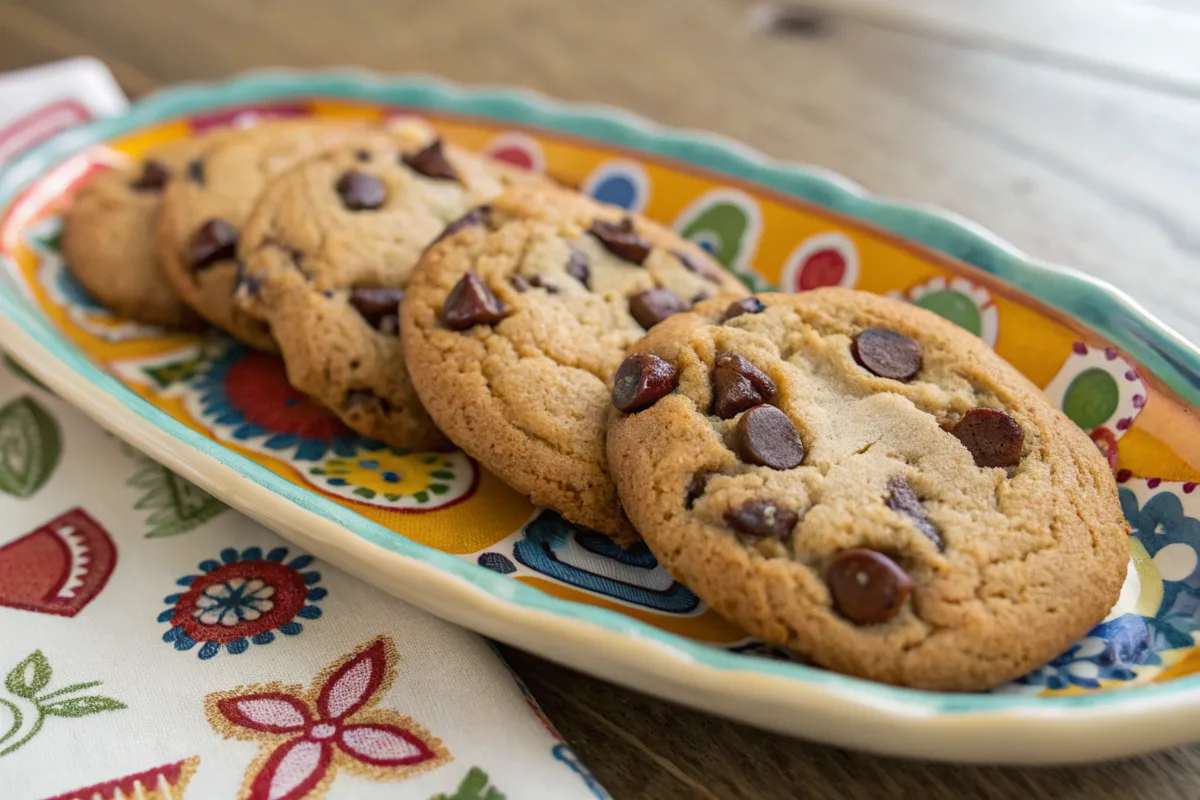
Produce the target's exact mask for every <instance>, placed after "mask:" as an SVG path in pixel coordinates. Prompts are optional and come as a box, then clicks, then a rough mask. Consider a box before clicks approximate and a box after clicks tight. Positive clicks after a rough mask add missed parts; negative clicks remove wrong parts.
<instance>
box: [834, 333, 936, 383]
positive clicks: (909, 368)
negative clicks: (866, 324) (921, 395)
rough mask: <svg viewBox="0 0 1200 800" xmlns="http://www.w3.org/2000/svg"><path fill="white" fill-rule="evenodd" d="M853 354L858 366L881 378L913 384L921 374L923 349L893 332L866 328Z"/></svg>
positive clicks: (856, 341)
mask: <svg viewBox="0 0 1200 800" xmlns="http://www.w3.org/2000/svg"><path fill="white" fill-rule="evenodd" d="M850 352H851V354H852V355H853V356H854V360H855V361H857V362H858V364H859V366H861V367H862V368H863V369H866V370H867V371H868V372H871V373H873V374H875V375H878V376H879V377H881V378H891V379H892V380H894V381H911V380H912V379H913V378H915V377H916V376H917V373H918V372H920V371H921V345H919V344H917V343H916V342H915V341H913V340H912V339H910V338H908V337H907V336H905V335H904V334H902V333H897V332H896V331H894V330H892V329H891V328H867V329H866V330H865V331H863V332H862V333H860V334H858V335H857V336H855V337H854V343H853V344H852V345H851V346H850Z"/></svg>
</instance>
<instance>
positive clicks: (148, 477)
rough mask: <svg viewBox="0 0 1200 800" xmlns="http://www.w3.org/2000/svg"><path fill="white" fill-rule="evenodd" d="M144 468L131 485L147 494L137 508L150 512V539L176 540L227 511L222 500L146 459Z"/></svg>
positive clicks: (133, 478)
mask: <svg viewBox="0 0 1200 800" xmlns="http://www.w3.org/2000/svg"><path fill="white" fill-rule="evenodd" d="M140 458H142V460H143V461H144V464H143V466H142V467H141V468H140V469H139V470H138V471H137V472H135V473H134V474H133V476H132V477H130V479H129V485H130V486H133V487H136V488H138V489H142V490H144V491H145V494H143V495H142V496H141V497H140V498H139V499H138V501H137V503H135V504H134V506H133V507H134V508H135V509H136V510H138V511H146V510H149V511H150V516H148V517H147V518H146V525H147V526H148V528H149V530H147V532H146V538H150V539H153V538H159V537H163V536H175V535H176V534H180V533H187V532H188V531H190V530H192V529H194V528H196V527H198V526H200V525H202V524H204V523H205V522H208V521H209V520H210V519H212V518H213V517H216V516H217V515H218V514H220V513H222V512H223V511H225V509H226V508H227V506H226V505H225V504H224V503H222V502H221V501H220V500H217V499H216V498H215V497H213V496H212V495H210V494H208V493H207V492H205V491H204V490H203V489H200V488H198V487H196V486H195V485H194V484H192V483H190V482H188V481H186V480H184V479H183V478H181V477H179V476H178V475H176V474H175V473H173V472H171V471H170V470H169V469H167V468H166V467H164V466H162V465H161V464H156V463H155V462H153V461H150V460H149V459H146V458H145V457H144V456H140Z"/></svg>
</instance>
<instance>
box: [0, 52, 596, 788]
mask: <svg viewBox="0 0 1200 800" xmlns="http://www.w3.org/2000/svg"><path fill="white" fill-rule="evenodd" d="M62 66H63V67H64V69H62V70H61V71H60V72H57V73H56V72H54V70H53V68H42V69H41V70H39V72H38V74H37V76H36V77H37V79H38V80H42V81H45V80H46V75H47V72H48V71H49V74H50V76H51V78H52V79H56V80H58V82H59V83H58V84H56V86H57V89H58V91H56V92H48V93H47V94H48V95H49V94H57V95H63V94H65V95H66V96H67V97H68V99H69V98H70V96H71V94H72V92H71V90H74V93H75V95H76V96H77V97H76V100H78V105H79V106H80V107H82V108H84V109H85V111H84V112H82V113H83V115H84V118H86V117H87V116H88V115H92V114H97V113H106V112H107V111H110V110H117V109H119V108H120V107H121V106H122V105H123V102H124V98H117V99H114V98H112V97H108V98H106V101H105V103H97V102H92V103H90V104H89V103H88V102H87V99H88V97H89V92H90V93H92V95H94V93H95V91H96V89H95V87H96V86H97V85H103V84H104V82H105V79H106V78H107V81H108V84H109V86H110V88H109V89H105V91H107V92H109V94H111V93H112V92H115V84H112V82H111V77H110V76H108V75H107V71H105V70H104V69H103V67H102V66H100V65H99V64H96V63H95V62H87V63H85V64H83V65H81V64H80V63H79V62H72V63H71V64H70V67H69V68H66V67H67V65H62ZM81 70H82V72H81ZM97 71H98V72H99V73H100V74H97ZM20 77H21V75H20V74H19V73H18V74H17V75H15V76H5V77H2V78H0V97H4V98H5V99H6V100H7V99H8V95H9V92H10V91H16V90H17V89H21V88H22V87H23V86H24V88H25V89H27V88H28V86H27V84H26V83H24V82H23V81H22V80H13V79H14V78H18V79H19V78H20ZM51 82H52V83H53V82H54V81H53V80H52V81H51ZM14 86H15V87H16V88H12V87H14ZM64 87H65V90H66V91H65V92H64V91H63V89H64ZM40 91H44V90H40ZM93 99H94V97H93ZM52 102H63V101H62V100H61V98H60V97H55V98H54V99H53V101H52ZM0 106H3V104H0ZM37 111H38V110H37V109H33V111H32V112H29V111H28V110H26V111H25V112H22V113H28V114H29V115H30V116H35V115H36V114H37ZM4 116H5V115H4V114H3V113H2V112H0V128H2V127H3V126H4V125H7V124H9V123H10V122H11V119H8V120H6V119H3V118H2V117H4ZM9 117H11V115H9ZM76 121H78V120H76ZM38 124H39V125H42V126H43V129H44V131H43V135H44V132H45V131H48V130H50V129H53V128H54V127H55V125H57V123H55V125H50V126H48V127H46V126H45V125H44V124H43V123H38ZM34 127H35V128H36V127H37V126H36V125H35V126H34ZM26 128H28V126H26ZM26 128H23V130H24V129H26ZM22 136H25V137H29V136H34V134H31V133H25V134H22ZM35 138H36V137H35ZM5 364H6V366H7V369H0V515H2V517H3V519H4V523H5V524H4V527H3V529H2V530H0V676H2V677H3V686H0V798H2V800H44V799H45V798H55V799H56V800H60V799H62V798H80V800H85V799H86V800H93V798H103V799H104V800H118V799H119V798H185V797H186V798H196V800H222V799H223V798H231V799H232V798H243V799H250V800H268V799H270V800H298V799H299V798H329V800H337V799H338V798H346V799H347V800H350V799H352V800H370V799H371V798H391V799H393V800H394V799H396V798H419V799H420V800H427V799H428V800H505V799H506V798H507V800H517V798H554V799H555V800H560V799H561V800H574V799H575V798H582V799H584V800H586V798H596V797H600V798H604V797H607V795H606V794H605V792H604V790H603V789H602V788H601V787H600V786H599V785H598V784H597V783H596V782H595V780H594V779H593V778H592V777H591V776H590V775H589V774H588V772H587V770H586V769H585V768H584V767H583V765H582V764H580V763H579V761H578V760H577V759H576V757H575V756H574V754H573V753H572V752H571V750H570V749H569V748H568V747H567V745H566V744H565V743H564V742H563V741H562V739H561V738H560V737H559V736H558V734H557V733H556V732H555V730H554V729H553V727H552V726H551V725H550V723H549V721H548V720H547V719H546V718H545V716H544V715H543V714H542V713H541V711H540V709H539V708H538V707H537V704H536V703H535V702H534V700H533V698H532V697H531V696H530V695H529V693H528V691H527V690H526V689H525V687H524V686H523V685H522V684H521V682H520V680H519V679H517V678H516V677H515V676H514V675H513V674H512V673H510V672H509V670H508V669H507V667H506V665H505V664H504V662H503V661H502V660H501V659H500V658H499V657H498V656H497V655H496V653H494V652H493V651H492V650H491V649H490V648H489V646H488V644H487V643H486V642H485V641H484V640H483V639H481V638H480V637H478V636H476V635H474V634H471V633H469V632H467V631H464V630H461V629H458V628H455V627H454V626H452V625H449V624H448V623H445V622H442V621H441V620H438V619H435V618H433V617H431V616H429V615H428V614H426V613H424V612H422V611H419V610H417V609H415V608H413V607H411V606H409V605H407V604H405V603H403V602H401V601H399V600H396V599H394V598H392V597H390V596H388V595H386V594H384V593H383V592H381V591H379V590H376V589H374V588H372V587H370V586H367V585H365V584H363V583H360V582H359V581H357V580H355V579H354V578H352V577H351V576H349V575H346V574H344V573H342V572H340V571H339V570H337V569H335V568H333V567H332V566H330V565H328V564H324V563H322V562H321V561H319V560H316V559H314V558H313V557H312V556H310V555H308V554H307V553H304V552H301V551H299V550H297V549H296V548H295V547H294V546H291V545H290V544H289V543H288V542H286V541H284V540H283V539H281V538H279V537H278V536H276V535H275V534H273V533H272V532H270V531H268V530H267V529H265V528H263V527H262V526H260V525H258V524H257V523H255V522H253V521H251V520H250V519H248V518H246V517H243V516H241V515H239V514H238V513H236V512H235V511H233V510H231V509H228V508H226V507H225V506H224V505H222V504H221V503H220V502H219V501H217V500H215V499H214V498H212V497H210V496H208V495H207V494H205V493H204V492H202V491H200V490H199V489H197V488H196V487H194V486H192V485H191V484H189V483H187V482H186V481H184V480H183V479H181V478H179V477H178V476H176V475H174V474H172V473H171V472H170V471H168V470H166V469H164V468H163V467H161V466H159V465H158V464H156V463H154V462H152V461H150V460H148V459H146V458H145V457H144V456H142V455H140V454H138V453H136V452H135V451H133V450H131V449H130V448H128V447H127V446H125V445H124V444H122V443H121V442H120V441H118V440H117V439H115V438H113V437H112V436H110V435H108V434H107V433H105V432H104V431H103V430H102V429H100V428H99V427H98V426H96V425H95V424H93V423H91V422H90V421H89V420H87V419H86V418H85V417H84V415H83V414H81V413H80V412H78V411H76V410H75V409H74V408H72V407H70V406H69V405H67V404H66V403H64V402H62V401H61V400H59V399H58V398H57V397H55V396H53V395H52V394H51V393H50V392H49V391H47V390H46V389H44V388H43V387H41V386H40V384H38V383H37V381H36V380H35V379H33V378H31V377H30V376H29V375H28V374H26V373H25V372H24V371H23V370H22V369H21V368H20V367H19V366H17V365H16V364H15V363H14V362H12V361H11V360H8V359H5Z"/></svg>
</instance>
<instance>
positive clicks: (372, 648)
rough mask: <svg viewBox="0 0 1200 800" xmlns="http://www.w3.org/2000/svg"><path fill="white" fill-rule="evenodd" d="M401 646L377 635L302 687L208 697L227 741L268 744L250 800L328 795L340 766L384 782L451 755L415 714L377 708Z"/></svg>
mask: <svg viewBox="0 0 1200 800" xmlns="http://www.w3.org/2000/svg"><path fill="white" fill-rule="evenodd" d="M394 661H395V646H394V645H393V644H392V641H391V640H390V639H387V638H380V639H376V640H375V641H373V642H371V643H370V644H368V645H366V646H365V647H362V648H360V649H359V650H358V651H356V652H354V653H352V654H351V655H350V656H348V657H346V658H343V659H341V660H340V661H338V662H337V663H335V664H332V665H331V666H330V667H329V668H327V669H326V670H324V671H323V672H322V673H321V674H319V675H318V676H317V677H316V679H315V680H314V681H313V685H312V687H311V688H310V689H309V690H308V692H303V690H302V689H301V688H300V687H299V686H282V685H280V684H279V683H272V684H269V685H266V686H249V687H242V688H239V689H236V690H234V691H231V692H217V693H215V694H211V695H209V696H208V698H207V700H206V702H205V706H206V710H207V713H208V720H209V723H210V724H212V726H213V727H214V728H216V730H217V732H218V733H220V734H222V735H223V736H225V738H227V739H257V740H259V741H261V742H262V748H261V750H260V751H259V755H258V758H256V759H255V760H254V763H253V764H251V766H250V769H249V770H248V771H247V773H246V779H245V781H244V782H243V784H242V792H241V795H240V797H241V798H243V800H299V798H318V797H321V796H322V795H323V794H324V793H325V791H326V790H327V789H328V788H329V785H330V784H331V783H332V782H333V779H334V777H335V775H336V773H337V770H338V769H339V768H343V769H346V770H349V771H350V772H353V773H356V774H358V775H361V776H363V777H367V778H370V779H372V780H377V781H385V780H399V779H401V778H406V777H409V776H411V775H414V774H416V773H418V772H423V771H425V770H428V769H432V768H433V767H437V766H440V765H441V764H444V763H446V762H447V761H449V760H450V754H449V753H448V752H447V751H446V749H445V747H443V745H442V743H441V741H440V740H438V739H437V738H436V737H434V736H431V735H430V734H429V733H428V732H427V731H426V730H425V729H424V728H422V727H421V726H420V725H418V724H417V723H415V722H413V720H411V719H410V718H408V717H405V716H402V715H400V714H398V713H396V712H394V711H390V710H387V709H378V708H374V706H375V704H376V703H377V702H378V701H379V699H380V698H382V697H383V695H384V694H386V693H387V690H388V687H389V685H390V684H391V682H392V679H393V678H394V676H395V671H394V668H393V666H392V664H393V663H394Z"/></svg>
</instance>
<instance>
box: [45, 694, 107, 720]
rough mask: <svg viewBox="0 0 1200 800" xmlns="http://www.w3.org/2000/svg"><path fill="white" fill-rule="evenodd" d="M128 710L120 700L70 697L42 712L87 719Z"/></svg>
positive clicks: (98, 697) (96, 696)
mask: <svg viewBox="0 0 1200 800" xmlns="http://www.w3.org/2000/svg"><path fill="white" fill-rule="evenodd" d="M122 708H126V705H125V704H124V703H122V702H121V701H120V700H113V699H112V698H111V697H102V696H101V695H98V694H97V695H90V696H87V697H68V698H67V699H66V700H59V701H57V702H54V703H50V704H48V705H44V706H42V711H43V712H44V713H46V714H50V715H51V716H55V717H86V716H88V715H89V714H99V713H100V712H101V711H116V710H118V709H122Z"/></svg>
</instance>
